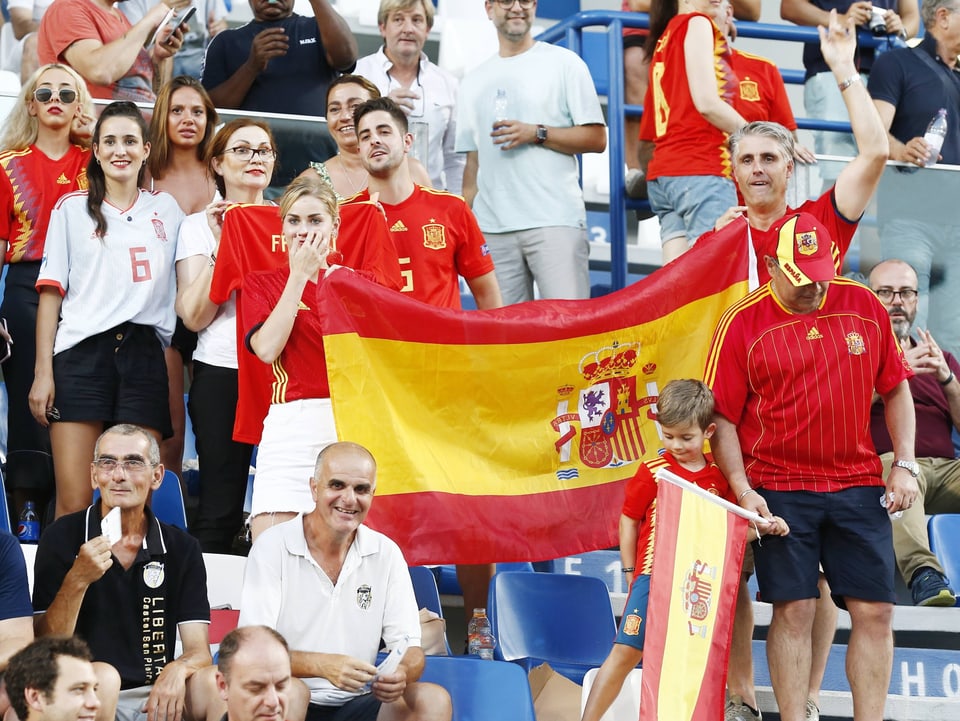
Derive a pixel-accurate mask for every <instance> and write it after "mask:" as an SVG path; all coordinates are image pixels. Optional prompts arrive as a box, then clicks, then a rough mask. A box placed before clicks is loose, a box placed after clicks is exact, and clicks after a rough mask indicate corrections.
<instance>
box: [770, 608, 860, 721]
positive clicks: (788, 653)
mask: <svg viewBox="0 0 960 721" xmlns="http://www.w3.org/2000/svg"><path fill="white" fill-rule="evenodd" d="M816 601H817V600H816V599H815V598H805V599H801V600H798V601H778V602H775V603H774V604H773V620H772V621H771V622H770V630H769V631H768V632H767V666H768V667H769V669H770V681H771V683H772V684H773V694H774V696H776V699H777V706H778V707H779V709H780V718H781V720H782V721H804V719H805V717H806V709H807V685H808V683H807V682H808V680H809V678H810V653H811V651H810V647H811V641H810V635H811V633H813V618H814V614H815V613H816V608H817V602H816ZM857 721H860V720H859V719H857Z"/></svg>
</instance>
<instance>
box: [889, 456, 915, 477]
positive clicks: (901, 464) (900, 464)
mask: <svg viewBox="0 0 960 721" xmlns="http://www.w3.org/2000/svg"><path fill="white" fill-rule="evenodd" d="M893 466H894V468H903V469H904V470H906V471H909V472H910V475H911V476H913V477H914V478H916V477H917V476H919V475H920V464H919V463H917V462H916V461H899V460H897V461H894V462H893Z"/></svg>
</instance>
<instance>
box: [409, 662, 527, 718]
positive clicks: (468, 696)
mask: <svg viewBox="0 0 960 721" xmlns="http://www.w3.org/2000/svg"><path fill="white" fill-rule="evenodd" d="M420 680H421V681H429V682H430V683H435V684H438V685H440V686H443V687H444V688H445V689H447V692H448V693H449V694H450V699H451V700H452V701H453V721H490V720H491V719H498V718H500V719H509V721H536V716H535V715H534V712H533V699H532V698H531V696H530V683H529V682H528V681H527V675H526V674H525V673H524V672H523V670H522V669H521V668H520V667H519V666H517V665H515V664H512V663H503V662H501V661H482V660H480V659H479V658H473V657H469V656H430V657H429V658H428V659H427V664H426V666H424V669H423V675H422V676H421V677H420Z"/></svg>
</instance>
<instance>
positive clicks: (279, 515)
mask: <svg viewBox="0 0 960 721" xmlns="http://www.w3.org/2000/svg"><path fill="white" fill-rule="evenodd" d="M296 515H297V514H296V513H294V512H292V511H290V512H287V511H277V512H276V513H258V514H257V515H256V516H254V517H253V518H251V519H250V540H251V542H253V541H256V540H257V536H259V535H260V534H261V533H263V532H264V531H266V530H267V529H268V528H270V527H271V526H276V525H277V524H278V523H283V522H284V521H289V520H290V519H291V518H294V517H295V516H296Z"/></svg>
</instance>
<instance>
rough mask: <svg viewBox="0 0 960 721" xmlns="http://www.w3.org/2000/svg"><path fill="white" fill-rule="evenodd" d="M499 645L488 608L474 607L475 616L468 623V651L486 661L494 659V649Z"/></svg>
mask: <svg viewBox="0 0 960 721" xmlns="http://www.w3.org/2000/svg"><path fill="white" fill-rule="evenodd" d="M496 645H497V641H496V639H494V637H493V631H492V630H491V628H490V619H489V618H487V609H485V608H475V609H473V618H471V619H470V623H469V624H467V651H468V652H469V653H470V655H471V656H479V657H480V658H482V659H484V660H486V661H492V660H493V649H494V647H495V646H496Z"/></svg>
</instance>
